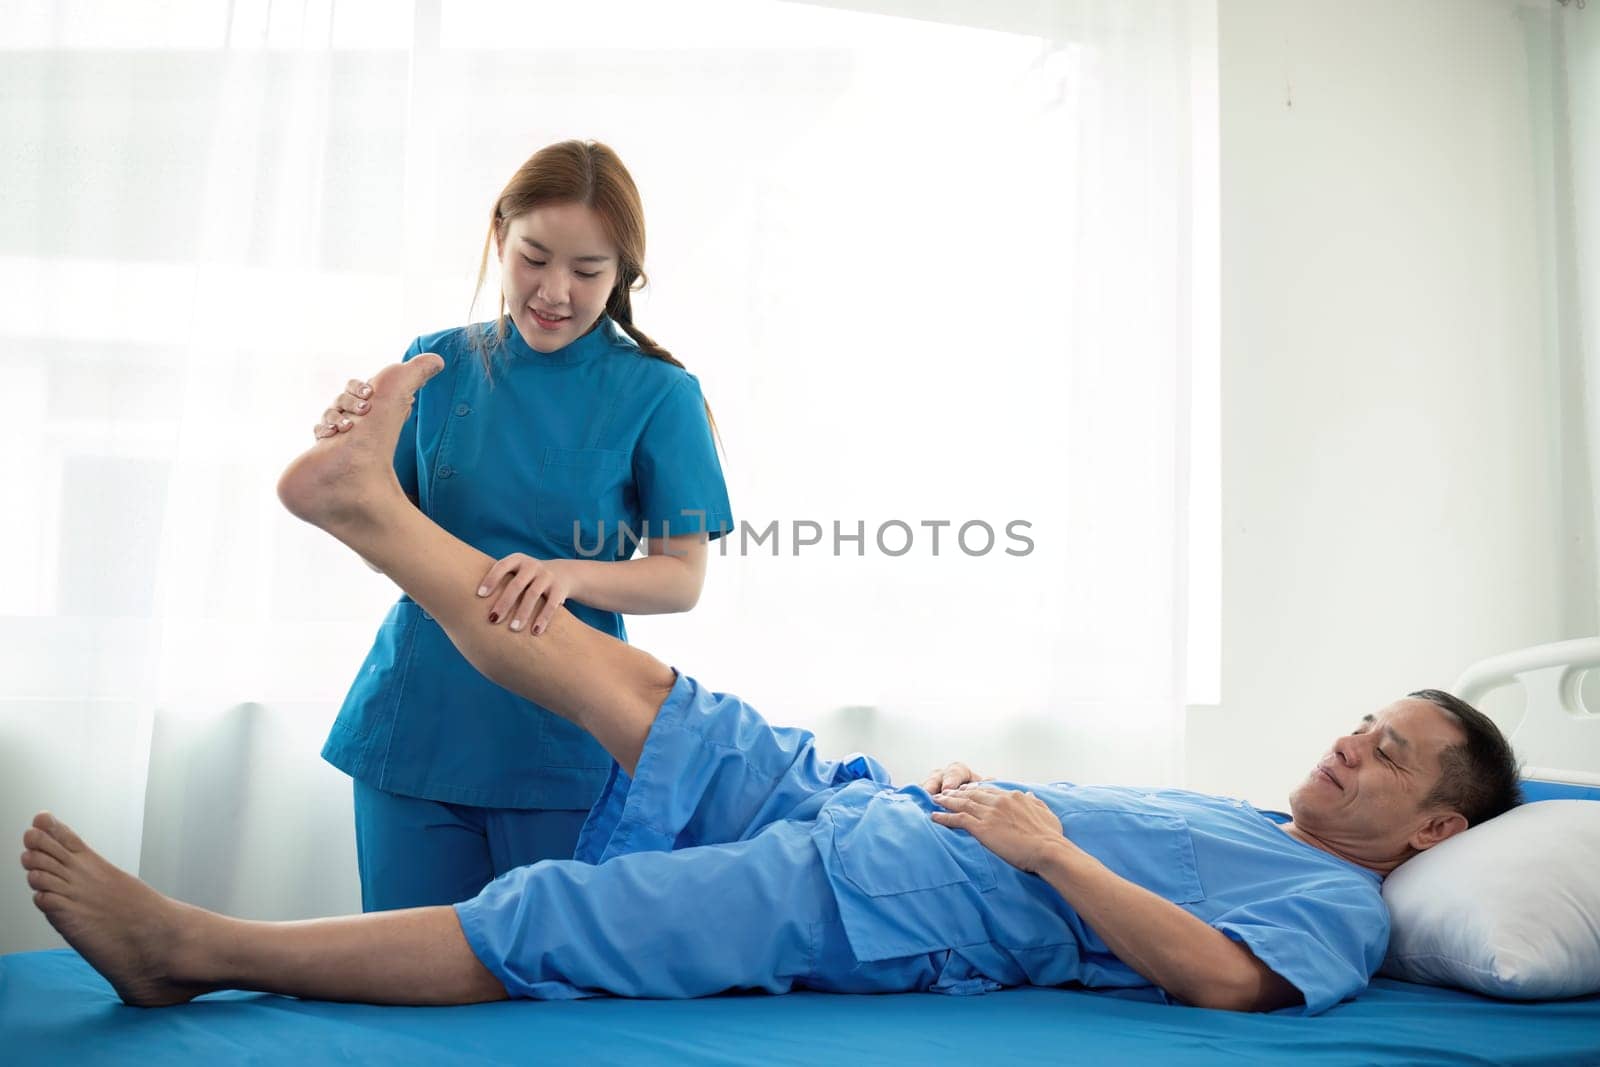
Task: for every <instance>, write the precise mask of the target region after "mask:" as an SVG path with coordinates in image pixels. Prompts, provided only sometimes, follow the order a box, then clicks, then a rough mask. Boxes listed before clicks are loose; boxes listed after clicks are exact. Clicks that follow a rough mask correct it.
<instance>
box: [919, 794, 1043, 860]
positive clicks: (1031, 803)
mask: <svg viewBox="0 0 1600 1067" xmlns="http://www.w3.org/2000/svg"><path fill="white" fill-rule="evenodd" d="M933 802H934V803H935V804H938V805H939V806H940V807H941V808H946V809H948V810H946V811H936V812H934V813H933V814H932V816H930V818H932V819H933V821H934V822H936V823H938V824H939V825H940V826H948V827H950V828H951V829H954V830H965V831H967V832H968V833H969V834H971V835H972V836H973V837H976V838H977V839H978V840H979V841H981V842H983V845H984V847H985V848H987V849H988V850H989V851H990V852H993V853H994V854H995V855H996V856H999V857H1000V858H1001V859H1003V860H1005V861H1006V862H1007V863H1009V864H1011V866H1013V867H1016V868H1017V869H1018V870H1023V871H1027V872H1028V873H1029V874H1037V873H1038V872H1039V866H1040V864H1041V863H1042V862H1043V861H1044V857H1045V856H1046V855H1048V854H1049V852H1050V850H1051V849H1052V848H1056V847H1058V846H1059V845H1060V844H1061V843H1062V842H1063V841H1065V840H1066V836H1065V835H1064V834H1063V833H1062V831H1061V820H1060V819H1058V818H1057V817H1056V813H1055V812H1053V811H1051V810H1050V808H1049V805H1047V804H1045V802H1044V801H1042V800H1040V799H1039V798H1038V797H1036V796H1034V795H1033V794H1032V793H1023V792H1020V791H1018V790H1015V789H997V788H995V787H994V786H991V785H964V786H960V787H959V788H957V789H954V790H951V791H950V792H947V793H938V794H935V796H934V798H933Z"/></svg>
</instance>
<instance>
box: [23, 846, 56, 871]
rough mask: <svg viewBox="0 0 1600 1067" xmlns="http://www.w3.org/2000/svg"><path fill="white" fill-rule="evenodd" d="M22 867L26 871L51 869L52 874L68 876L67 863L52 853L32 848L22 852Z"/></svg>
mask: <svg viewBox="0 0 1600 1067" xmlns="http://www.w3.org/2000/svg"><path fill="white" fill-rule="evenodd" d="M22 869H23V870H26V871H49V872H50V873H51V874H54V875H58V876H59V877H62V878H65V877H66V876H67V867H66V864H64V863H62V862H61V861H60V860H58V859H56V858H55V857H54V856H52V855H50V853H48V852H40V851H39V850H38V849H33V848H30V849H28V851H26V852H24V853H23V854H22Z"/></svg>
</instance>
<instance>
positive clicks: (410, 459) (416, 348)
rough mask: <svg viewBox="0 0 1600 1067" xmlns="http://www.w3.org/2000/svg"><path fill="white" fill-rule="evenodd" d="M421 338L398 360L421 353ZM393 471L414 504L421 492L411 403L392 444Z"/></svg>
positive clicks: (414, 409)
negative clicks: (396, 440)
mask: <svg viewBox="0 0 1600 1067" xmlns="http://www.w3.org/2000/svg"><path fill="white" fill-rule="evenodd" d="M422 351H423V349H422V338H420V337H419V338H417V339H416V340H415V341H412V342H411V344H410V345H409V346H407V348H406V352H405V355H403V356H401V357H400V362H402V363H405V362H408V361H409V360H411V359H412V358H413V357H416V356H419V355H421V354H422ZM394 473H395V475H396V476H398V477H399V479H400V488H401V489H404V490H405V492H406V496H408V497H410V498H411V502H412V503H413V504H415V503H416V502H417V500H418V498H419V496H420V494H421V489H420V488H419V487H418V483H417V405H416V404H412V405H411V413H410V414H408V415H407V416H406V424H405V425H404V426H402V427H400V440H399V441H398V442H396V443H395V446H394Z"/></svg>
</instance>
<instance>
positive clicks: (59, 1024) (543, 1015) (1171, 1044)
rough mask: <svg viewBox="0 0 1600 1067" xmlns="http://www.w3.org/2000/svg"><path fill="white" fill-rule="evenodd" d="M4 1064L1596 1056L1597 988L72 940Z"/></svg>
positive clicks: (16, 1015) (31, 985)
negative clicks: (107, 977) (230, 976)
mask: <svg viewBox="0 0 1600 1067" xmlns="http://www.w3.org/2000/svg"><path fill="white" fill-rule="evenodd" d="M0 1062H4V1063H6V1064H8V1065H13V1067H24V1065H32V1064H74V1065H78V1064H102V1063H104V1064H112V1063H115V1064H127V1063H138V1064H153V1063H159V1064H205V1065H207V1067H211V1065H214V1064H219V1063H229V1064H249V1063H293V1064H295V1065H296V1067H316V1065H319V1064H334V1063H383V1064H407V1063H428V1064H469V1063H470V1064H485V1063H521V1064H526V1063H536V1062H537V1063H575V1062H581V1063H585V1064H611V1063H616V1064H624V1063H625V1064H629V1065H635V1067H637V1065H647V1064H663V1063H673V1064H681V1063H694V1064H751V1063H754V1064H764V1065H765V1064H774V1065H781V1064H796V1065H804V1067H815V1065H816V1064H821V1063H849V1064H852V1065H855V1064H874V1063H914V1064H918V1065H919V1067H928V1065H930V1064H946V1063H960V1062H968V1063H970V1062H979V1063H983V1062H990V1063H992V1062H1005V1063H1018V1064H1030V1063H1040V1064H1052V1065H1054V1064H1061V1063H1111V1062H1115V1063H1126V1064H1163V1065H1165V1064H1172V1063H1183V1064H1227V1065H1230V1067H1237V1065H1239V1064H1252V1063H1263V1064H1265V1063H1271V1064H1281V1063H1295V1064H1297V1065H1301V1067H1304V1065H1308V1064H1309V1065H1313V1067H1314V1065H1316V1064H1348V1063H1396V1062H1403V1063H1415V1064H1463V1063H1495V1064H1558V1063H1559V1064H1571V1063H1600V996H1595V997H1584V998H1580V999H1576V1000H1567V1001H1556V1002H1548V1003H1539V1004H1526V1003H1510V1002H1503V1001H1497V1000H1491V999H1489V998H1486V997H1480V996H1475V995H1473V994H1471V993H1463V992H1457V991H1454V990H1446V989H1434V988H1430V987H1426V986H1418V985H1412V984H1409V983H1406V982H1395V981H1390V980H1388V979H1378V980H1376V981H1375V982H1374V983H1373V986H1372V988H1371V989H1370V990H1368V991H1367V992H1366V993H1365V994H1363V995H1362V996H1361V997H1360V998H1358V999H1357V1000H1355V1001H1352V1002H1349V1003H1345V1004H1341V1005H1339V1006H1338V1007H1336V1008H1334V1009H1333V1010H1331V1011H1329V1012H1328V1013H1327V1014H1325V1015H1322V1016H1317V1017H1313V1018H1309V1019H1308V1018H1303V1017H1299V1016H1293V1015H1287V1014H1280V1015H1239V1014H1233V1013H1228V1012H1218V1011H1206V1010H1203V1009H1198V1008H1181V1007H1168V1006H1164V1005H1160V1004H1153V1003H1149V1002H1147V1001H1144V1000H1141V999H1137V998H1125V997H1119V996H1117V995H1115V994H1108V993H1091V992H1086V991H1081V990H1067V989H1009V990H1005V991H1003V992H1000V993H991V994H988V995H987V996H978V997H942V996H935V995H931V994H896V995H892V996H875V997H874V996H836V995H829V994H821V993H793V994H789V995H786V996H777V997H774V996H765V995H748V996H721V997H712V998H708V999H703V1000H678V1001H663V1000H618V999H609V998H600V999H595V1000H580V1001H559V1002H529V1001H523V1002H514V1003H501V1004H483V1005H477V1006H473V1007H465V1008H379V1007H372V1006H369V1005H360V1004H328V1003H322V1002H317V1001H300V1000H293V999H291V998H287V997H275V996H266V995H261V994H248V993H219V994H214V995H212V996H210V997H206V998H203V999H202V1000H200V1001H197V1002H195V1003H194V1004H191V1005H187V1006H185V1007H181V1008H167V1009H157V1010H147V1009H140V1008H129V1007H125V1006H123V1005H122V1004H121V1003H120V1002H119V1001H118V1000H117V999H116V997H115V995H114V994H113V993H112V992H111V988H110V987H109V986H108V985H106V983H105V982H104V981H103V980H102V979H101V978H100V977H99V976H98V975H96V974H95V973H94V972H93V971H92V970H90V969H89V967H88V965H87V964H85V963H84V962H83V960H82V959H80V958H79V957H78V956H77V954H76V953H73V952H70V951H65V950H62V951H56V952H28V953H18V954H15V955H11V956H0Z"/></svg>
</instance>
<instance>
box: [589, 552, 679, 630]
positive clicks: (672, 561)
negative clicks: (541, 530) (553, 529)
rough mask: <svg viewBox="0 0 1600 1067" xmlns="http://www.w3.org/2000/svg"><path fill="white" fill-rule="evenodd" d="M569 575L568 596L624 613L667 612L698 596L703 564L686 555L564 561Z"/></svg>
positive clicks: (677, 610) (662, 613) (595, 606)
mask: <svg viewBox="0 0 1600 1067" xmlns="http://www.w3.org/2000/svg"><path fill="white" fill-rule="evenodd" d="M563 569H565V570H566V571H567V573H568V574H570V575H571V577H572V592H571V594H570V595H569V599H571V600H576V601H578V602H579V603H580V604H587V605H589V606H590V607H592V608H599V609H600V610H601V611H616V612H620V613H622V614H624V615H668V614H672V613H674V612H679V611H688V610H690V609H691V608H693V607H694V606H695V604H696V603H697V602H698V601H699V600H700V588H701V586H702V584H703V581H704V577H705V571H704V568H703V567H701V568H697V567H695V566H694V565H693V564H692V562H691V561H690V560H689V558H688V557H686V556H676V555H665V554H663V555H657V556H641V557H640V558H638V559H630V560H623V561H621V562H617V563H603V562H601V561H600V560H588V559H575V560H565V561H563Z"/></svg>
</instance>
